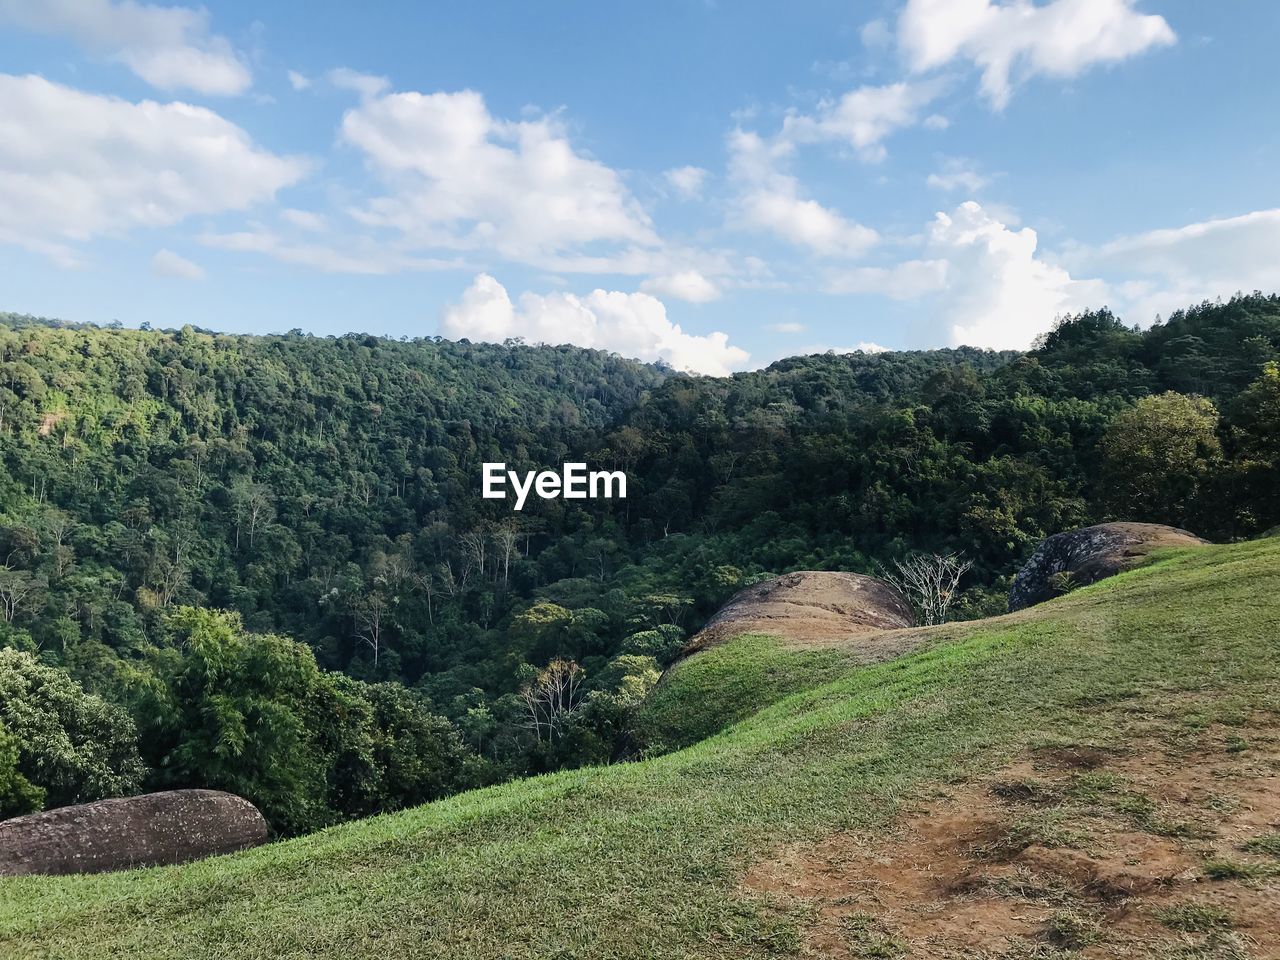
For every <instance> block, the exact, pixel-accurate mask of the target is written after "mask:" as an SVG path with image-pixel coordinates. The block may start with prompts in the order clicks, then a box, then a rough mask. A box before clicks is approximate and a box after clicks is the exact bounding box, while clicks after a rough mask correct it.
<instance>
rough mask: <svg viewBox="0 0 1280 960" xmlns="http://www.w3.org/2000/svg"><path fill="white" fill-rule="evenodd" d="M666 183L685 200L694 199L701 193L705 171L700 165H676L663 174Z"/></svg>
mask: <svg viewBox="0 0 1280 960" xmlns="http://www.w3.org/2000/svg"><path fill="white" fill-rule="evenodd" d="M663 176H665V177H666V178H667V183H669V184H671V186H672V187H674V188H675V190H676V192H677V193H679V194H680V196H682V197H684V198H685V199H686V200H695V199H697V198H698V197H699V196H700V195H701V194H702V185H703V184H704V183H705V182H706V179H707V171H706V170H704V169H702V167H676V168H674V169H672V170H668V171H667V172H666V173H665V174H663Z"/></svg>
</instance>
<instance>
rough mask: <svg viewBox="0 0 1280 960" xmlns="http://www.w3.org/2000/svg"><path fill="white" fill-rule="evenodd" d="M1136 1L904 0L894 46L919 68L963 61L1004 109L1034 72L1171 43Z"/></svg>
mask: <svg viewBox="0 0 1280 960" xmlns="http://www.w3.org/2000/svg"><path fill="white" fill-rule="evenodd" d="M1136 5H1137V4H1136V0H1050V2H1048V3H1044V4H1035V3H1033V2H1031V0H1008V2H996V0H908V2H907V5H906V7H905V8H904V9H903V11H902V14H901V16H900V17H899V19H898V44H899V46H900V48H901V50H902V52H903V54H904V55H905V56H906V59H907V62H908V63H909V65H910V66H911V68H912V69H913V70H914V71H915V72H917V73H919V72H924V71H928V70H933V69H936V68H938V67H942V66H945V65H947V64H949V63H952V62H953V61H955V60H967V61H969V62H971V63H973V64H974V65H975V66H976V67H977V68H978V69H979V70H981V71H982V81H981V88H982V92H983V94H984V95H985V96H986V98H987V100H988V101H989V102H990V103H991V104H992V106H994V107H995V108H996V109H1003V108H1004V107H1005V106H1006V105H1007V104H1008V102H1009V98H1010V96H1011V95H1012V90H1013V83H1014V81H1015V80H1017V79H1024V78H1028V77H1032V76H1037V75H1045V76H1052V77H1073V76H1076V75H1077V74H1079V73H1081V72H1082V71H1084V70H1085V69H1087V68H1088V67H1091V66H1093V65H1095V64H1100V63H1114V62H1117V61H1120V60H1125V59H1127V58H1129V57H1132V56H1135V55H1136V54H1139V53H1143V52H1144V51H1147V50H1150V49H1152V48H1154V47H1161V46H1167V45H1168V44H1171V43H1173V42H1174V41H1175V39H1176V38H1175V36H1174V32H1173V29H1172V28H1171V27H1170V26H1169V24H1168V22H1167V21H1166V20H1165V19H1164V18H1163V17H1160V16H1156V15H1154V14H1143V13H1139V12H1138V11H1137V10H1136V9H1134V8H1135V6H1136Z"/></svg>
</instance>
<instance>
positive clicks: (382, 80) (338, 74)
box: [327, 67, 391, 97]
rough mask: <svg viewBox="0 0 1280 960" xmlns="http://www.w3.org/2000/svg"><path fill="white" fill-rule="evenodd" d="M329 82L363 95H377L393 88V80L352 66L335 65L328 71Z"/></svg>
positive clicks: (340, 88) (341, 88)
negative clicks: (354, 68) (362, 71)
mask: <svg viewBox="0 0 1280 960" xmlns="http://www.w3.org/2000/svg"><path fill="white" fill-rule="evenodd" d="M327 76H328V79H329V83H331V84H332V85H333V86H335V87H337V88H338V89H339V90H350V91H351V92H352V93H358V94H360V96H362V97H376V96H378V94H380V93H384V92H385V91H387V90H389V89H390V88H391V81H390V80H388V79H387V78H386V77H380V76H377V75H376V74H372V73H361V72H360V71H359V70H352V69H351V68H350V67H335V68H334V69H333V70H330V71H329V73H328V75H327Z"/></svg>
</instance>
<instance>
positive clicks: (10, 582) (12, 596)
mask: <svg viewBox="0 0 1280 960" xmlns="http://www.w3.org/2000/svg"><path fill="white" fill-rule="evenodd" d="M44 586H45V583H44V580H43V579H42V578H40V577H35V576H32V575H31V574H29V573H27V572H26V571H25V570H14V569H12V568H10V567H9V566H8V565H7V564H6V565H4V566H0V616H3V617H4V622H5V623H13V618H14V617H16V616H17V615H18V609H19V608H20V607H21V606H22V605H23V603H24V602H25V601H26V600H27V599H28V598H30V597H31V595H32V594H34V593H36V592H37V591H38V590H41V589H43V588H44Z"/></svg>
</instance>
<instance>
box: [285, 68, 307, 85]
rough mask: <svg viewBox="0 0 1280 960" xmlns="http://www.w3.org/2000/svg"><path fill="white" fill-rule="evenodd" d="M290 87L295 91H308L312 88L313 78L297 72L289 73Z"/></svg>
mask: <svg viewBox="0 0 1280 960" xmlns="http://www.w3.org/2000/svg"><path fill="white" fill-rule="evenodd" d="M288 76H289V86H291V87H293V89H295V90H306V89H308V88H309V87H310V86H311V78H310V77H308V76H307V75H306V74H304V73H299V72H298V71H297V70H290V71H289V74H288Z"/></svg>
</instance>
